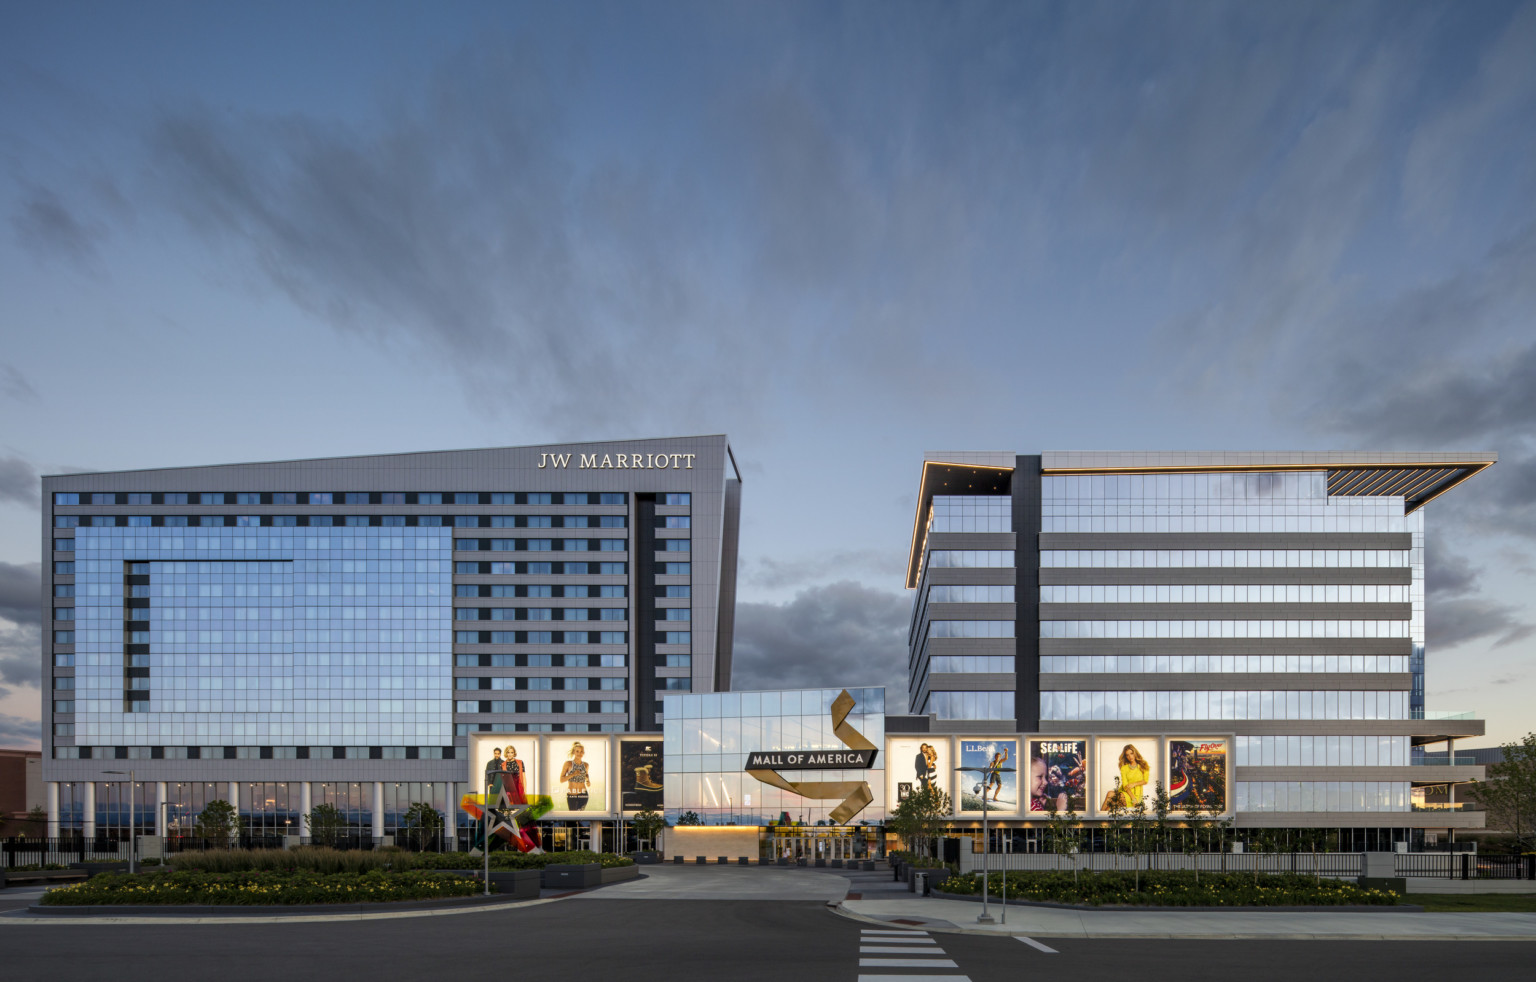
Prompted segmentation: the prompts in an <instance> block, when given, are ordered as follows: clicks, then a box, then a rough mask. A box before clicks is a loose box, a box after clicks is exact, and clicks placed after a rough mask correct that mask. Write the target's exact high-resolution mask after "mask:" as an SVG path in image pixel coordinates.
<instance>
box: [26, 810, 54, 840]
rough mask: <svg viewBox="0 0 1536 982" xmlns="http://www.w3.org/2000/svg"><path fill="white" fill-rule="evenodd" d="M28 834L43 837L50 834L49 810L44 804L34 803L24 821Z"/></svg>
mask: <svg viewBox="0 0 1536 982" xmlns="http://www.w3.org/2000/svg"><path fill="white" fill-rule="evenodd" d="M24 824H25V825H26V827H27V831H26V834H27V835H30V836H32V837H34V838H38V839H41V838H42V837H43V836H45V835H47V834H48V812H47V810H46V809H44V808H43V806H42V805H33V806H32V810H31V811H29V812H27V817H26V819H25V821H24Z"/></svg>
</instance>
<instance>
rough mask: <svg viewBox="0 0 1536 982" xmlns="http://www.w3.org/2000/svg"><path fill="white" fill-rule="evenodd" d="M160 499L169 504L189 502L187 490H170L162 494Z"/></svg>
mask: <svg viewBox="0 0 1536 982" xmlns="http://www.w3.org/2000/svg"><path fill="white" fill-rule="evenodd" d="M160 500H161V502H162V503H163V504H167V505H184V504H186V503H187V493H186V492H185V491H170V492H167V493H165V494H163V495H161V496H160Z"/></svg>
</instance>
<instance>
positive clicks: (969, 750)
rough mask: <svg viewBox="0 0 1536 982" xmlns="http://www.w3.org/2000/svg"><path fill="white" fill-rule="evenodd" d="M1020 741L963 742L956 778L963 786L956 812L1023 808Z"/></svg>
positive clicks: (977, 813)
mask: <svg viewBox="0 0 1536 982" xmlns="http://www.w3.org/2000/svg"><path fill="white" fill-rule="evenodd" d="M1018 768H1019V741H1017V740H998V739H983V740H965V739H962V740H961V741H960V761H959V763H958V765H957V766H956V781H957V782H958V784H959V786H960V794H959V795H957V798H958V799H959V800H958V801H957V802H956V803H955V804H956V811H958V812H960V813H961V814H973V815H979V814H981V813H982V811H984V810H985V811H992V812H1017V811H1018V810H1019V773H1018Z"/></svg>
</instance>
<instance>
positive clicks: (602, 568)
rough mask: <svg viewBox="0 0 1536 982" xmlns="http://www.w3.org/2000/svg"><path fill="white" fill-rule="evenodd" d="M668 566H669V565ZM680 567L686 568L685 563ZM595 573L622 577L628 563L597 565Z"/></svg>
mask: <svg viewBox="0 0 1536 982" xmlns="http://www.w3.org/2000/svg"><path fill="white" fill-rule="evenodd" d="M668 565H671V564H670V563H669V564H668ZM682 565H684V566H686V565H688V564H687V563H683V564H682ZM597 571H598V572H599V573H601V574H602V575H603V576H623V575H624V574H625V573H628V572H629V564H628V563H598V564H597Z"/></svg>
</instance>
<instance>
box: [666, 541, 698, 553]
mask: <svg viewBox="0 0 1536 982" xmlns="http://www.w3.org/2000/svg"><path fill="white" fill-rule="evenodd" d="M661 548H662V551H663V552H691V551H692V550H693V543H692V542H690V541H689V540H687V539H662V540H661Z"/></svg>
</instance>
